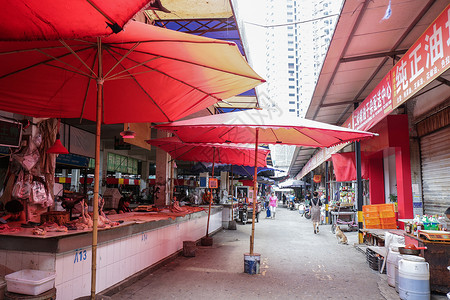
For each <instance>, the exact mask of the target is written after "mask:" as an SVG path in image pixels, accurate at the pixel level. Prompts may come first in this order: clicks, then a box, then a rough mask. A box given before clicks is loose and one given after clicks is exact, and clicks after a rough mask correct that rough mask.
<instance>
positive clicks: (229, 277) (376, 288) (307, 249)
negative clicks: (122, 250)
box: [111, 207, 399, 300]
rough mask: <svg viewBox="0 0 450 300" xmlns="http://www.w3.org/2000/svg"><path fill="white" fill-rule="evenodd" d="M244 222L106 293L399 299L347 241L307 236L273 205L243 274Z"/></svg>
mask: <svg viewBox="0 0 450 300" xmlns="http://www.w3.org/2000/svg"><path fill="white" fill-rule="evenodd" d="M250 232H251V223H247V224H246V225H241V224H239V223H238V225H237V230H222V231H220V232H219V233H218V234H216V235H214V245H213V246H212V247H199V249H198V250H197V253H196V257H190V258H187V257H182V256H180V257H178V258H176V259H174V260H173V261H171V262H170V263H168V264H167V265H165V266H163V267H161V268H160V269H158V270H156V271H155V272H153V273H151V274H150V275H148V276H147V277H145V278H143V279H142V280H139V281H138V282H136V283H135V284H133V285H131V286H130V287H128V288H126V289H124V290H122V291H120V292H119V293H117V294H115V295H113V296H112V297H111V298H112V299H117V300H118V299H121V300H124V299H133V300H134V299H135V300H143V299H195V300H198V299H214V300H219V299H283V300H285V299H315V300H317V299H358V300H360V299H365V300H369V299H381V300H383V299H389V300H391V299H399V298H398V296H397V294H396V293H395V290H394V289H393V288H391V287H389V286H388V285H387V282H386V275H380V274H378V272H375V271H373V270H371V269H370V268H369V266H368V265H367V263H366V261H365V255H364V254H363V253H361V252H359V251H358V250H357V249H356V248H355V247H354V246H353V244H354V243H356V241H357V235H356V232H349V233H346V234H347V236H348V238H349V245H340V244H338V243H337V241H336V238H335V237H334V235H333V234H331V232H330V226H329V225H323V226H321V227H320V233H319V234H317V235H316V234H314V233H313V229H312V223H311V221H310V220H306V219H305V218H303V217H301V216H300V215H299V214H298V212H296V211H290V210H287V209H286V208H283V207H280V208H278V210H277V215H276V219H274V220H272V219H265V218H264V217H262V218H260V221H259V223H257V224H256V229H255V252H257V253H260V254H261V274H259V275H249V274H246V273H244V272H243V270H244V258H243V254H244V253H246V252H248V251H249V244H250V243H249V241H250Z"/></svg>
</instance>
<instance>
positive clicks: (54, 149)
mask: <svg viewBox="0 0 450 300" xmlns="http://www.w3.org/2000/svg"><path fill="white" fill-rule="evenodd" d="M60 123H61V120H60V119H58V128H57V130H58V131H57V132H58V133H57V134H56V141H55V143H54V144H53V146H51V147H50V148H48V149H47V153H52V154H69V150H67V149H66V147H64V146H63V144H62V143H61V140H60V135H59V125H60Z"/></svg>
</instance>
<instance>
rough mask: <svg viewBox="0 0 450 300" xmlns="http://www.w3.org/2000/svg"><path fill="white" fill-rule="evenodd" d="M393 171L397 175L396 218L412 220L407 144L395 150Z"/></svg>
mask: <svg viewBox="0 0 450 300" xmlns="http://www.w3.org/2000/svg"><path fill="white" fill-rule="evenodd" d="M395 169H396V173H397V174H396V175H397V203H398V218H399V219H412V218H413V217H414V214H413V201H412V188H411V158H410V154H409V144H408V145H407V146H402V147H398V148H396V149H395Z"/></svg>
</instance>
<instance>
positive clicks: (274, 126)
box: [156, 109, 374, 147]
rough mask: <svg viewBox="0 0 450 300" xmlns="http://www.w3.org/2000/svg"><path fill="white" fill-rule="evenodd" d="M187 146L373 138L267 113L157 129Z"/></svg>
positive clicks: (312, 143)
mask: <svg viewBox="0 0 450 300" xmlns="http://www.w3.org/2000/svg"><path fill="white" fill-rule="evenodd" d="M156 128H158V129H162V130H167V131H171V132H174V133H175V134H176V135H177V136H178V137H179V138H180V139H181V140H182V141H183V142H190V143H255V141H256V134H257V133H258V134H259V136H258V142H259V143H261V144H286V145H298V146H310V147H330V146H333V145H335V144H340V143H345V142H350V141H355V140H361V139H365V138H370V137H372V136H373V135H374V134H373V133H370V132H365V131H357V130H353V129H348V128H345V127H340V126H334V125H330V124H326V123H322V122H317V121H313V120H308V119H303V118H297V117H292V116H286V115H280V114H279V113H276V112H272V111H267V110H257V109H252V110H246V111H238V112H230V113H224V114H216V115H210V116H206V117H200V118H195V119H189V120H183V121H177V122H173V123H168V124H161V125H157V126H156Z"/></svg>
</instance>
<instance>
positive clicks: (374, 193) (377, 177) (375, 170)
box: [369, 151, 385, 204]
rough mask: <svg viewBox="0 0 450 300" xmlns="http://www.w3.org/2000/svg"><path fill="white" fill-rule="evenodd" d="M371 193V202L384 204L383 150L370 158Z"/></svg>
mask: <svg viewBox="0 0 450 300" xmlns="http://www.w3.org/2000/svg"><path fill="white" fill-rule="evenodd" d="M369 178H370V180H369V194H370V204H384V203H385V197H384V173H383V152H382V151H380V152H378V153H377V154H375V155H373V156H371V157H370V159H369Z"/></svg>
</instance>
